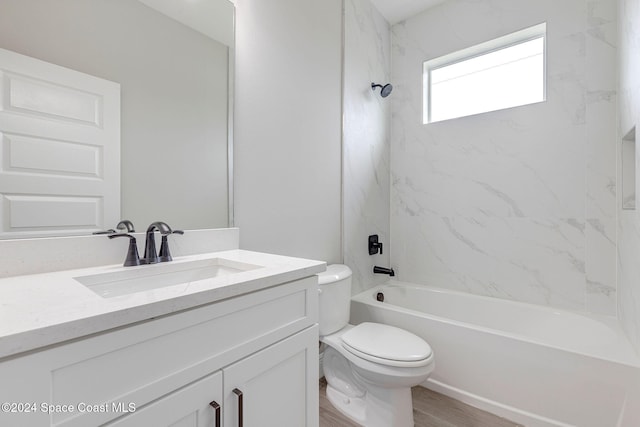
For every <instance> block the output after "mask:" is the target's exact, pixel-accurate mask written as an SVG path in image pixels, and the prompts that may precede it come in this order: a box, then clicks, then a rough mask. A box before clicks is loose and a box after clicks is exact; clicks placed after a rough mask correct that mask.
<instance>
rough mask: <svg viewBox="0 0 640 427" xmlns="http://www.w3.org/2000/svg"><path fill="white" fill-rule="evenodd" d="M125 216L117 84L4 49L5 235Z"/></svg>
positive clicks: (0, 199) (1, 174) (0, 57)
mask: <svg viewBox="0 0 640 427" xmlns="http://www.w3.org/2000/svg"><path fill="white" fill-rule="evenodd" d="M119 219H120V85H119V84H117V83H114V82H110V81H108V80H104V79H100V78H97V77H94V76H90V75H87V74H84V73H80V72H77V71H73V70H70V69H67V68H64V67H60V66H57V65H54V64H51V63H48V62H44V61H40V60H38V59H35V58H31V57H28V56H24V55H20V54H17V53H15V52H12V51H9V50H5V49H0V238H11V237H29V236H31V235H36V234H37V235H39V236H42V235H46V234H48V233H51V234H56V235H59V234H78V233H84V232H88V231H93V230H97V229H105V228H110V227H113V225H114V224H116V223H117V222H118V221H119Z"/></svg>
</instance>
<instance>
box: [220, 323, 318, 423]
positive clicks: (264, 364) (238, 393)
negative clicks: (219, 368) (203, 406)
mask: <svg viewBox="0 0 640 427" xmlns="http://www.w3.org/2000/svg"><path fill="white" fill-rule="evenodd" d="M223 372H224V401H225V405H224V409H225V410H224V425H225V427H264V426H278V427H301V426H306V427H317V426H318V327H317V326H313V327H311V328H309V329H306V330H304V331H302V332H300V333H298V334H296V335H293V336H291V337H289V338H287V339H285V340H282V341H280V342H279V343H277V344H274V345H272V346H270V347H267V348H266V349H264V350H262V351H259V352H258V353H255V354H254V355H252V356H249V357H247V358H245V359H243V360H241V361H239V362H237V363H235V364H233V365H231V366H229V367H228V368H225V369H224V370H223Z"/></svg>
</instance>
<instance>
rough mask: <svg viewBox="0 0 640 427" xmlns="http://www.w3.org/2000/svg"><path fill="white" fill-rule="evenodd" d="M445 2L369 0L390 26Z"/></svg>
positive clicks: (437, 0)
mask: <svg viewBox="0 0 640 427" xmlns="http://www.w3.org/2000/svg"><path fill="white" fill-rule="evenodd" d="M444 1H445V0H371V2H372V3H373V4H374V5H375V6H376V8H377V9H378V10H379V11H380V13H382V16H384V17H385V18H386V19H387V21H389V23H390V24H392V25H393V24H395V23H397V22H400V21H404V20H405V19H407V18H409V17H410V16H413V15H415V14H417V13H419V12H422V11H423V10H425V9H428V8H430V7H433V6H435V5H437V4H440V3H444Z"/></svg>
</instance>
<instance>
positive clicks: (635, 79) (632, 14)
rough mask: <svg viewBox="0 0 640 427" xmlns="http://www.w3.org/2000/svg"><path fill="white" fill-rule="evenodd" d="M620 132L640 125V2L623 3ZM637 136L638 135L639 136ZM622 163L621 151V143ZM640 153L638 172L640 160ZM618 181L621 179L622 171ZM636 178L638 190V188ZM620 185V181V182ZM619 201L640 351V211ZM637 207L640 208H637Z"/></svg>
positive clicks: (624, 306) (626, 310)
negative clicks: (623, 207) (631, 208)
mask: <svg viewBox="0 0 640 427" xmlns="http://www.w3.org/2000/svg"><path fill="white" fill-rule="evenodd" d="M618 16H619V22H620V31H619V49H620V54H619V61H620V67H619V70H620V71H619V90H620V97H619V98H620V108H619V133H618V139H619V140H620V139H621V138H622V137H624V136H625V135H626V134H627V133H628V132H629V130H631V129H632V128H633V127H634V126H638V125H639V124H640V56H639V55H638V52H640V1H638V0H620V6H619V11H618ZM636 135H638V134H637V133H636ZM618 147H619V150H618V164H620V163H621V150H620V145H619V144H618ZM637 155H638V154H637V150H636V160H635V162H636V171H638V170H639V169H638V157H637ZM618 169H619V171H618V179H619V180H620V179H621V176H620V168H618ZM637 179H638V176H636V188H638V187H637V185H638V181H637ZM618 182H620V181H618ZM621 206H622V200H621V198H620V197H619V198H618V311H619V314H618V317H619V318H620V323H621V324H622V327H623V328H624V330H625V332H626V333H627V335H628V336H629V338H630V339H631V341H632V342H633V343H634V345H635V346H636V349H638V351H640V262H639V259H640V212H638V210H637V208H636V210H622V209H621ZM636 206H637V205H636Z"/></svg>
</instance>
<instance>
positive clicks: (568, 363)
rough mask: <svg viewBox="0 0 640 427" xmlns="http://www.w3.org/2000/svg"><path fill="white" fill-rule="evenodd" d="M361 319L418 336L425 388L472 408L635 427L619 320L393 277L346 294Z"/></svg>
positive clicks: (556, 421)
mask: <svg viewBox="0 0 640 427" xmlns="http://www.w3.org/2000/svg"><path fill="white" fill-rule="evenodd" d="M378 293H382V294H383V295H384V302H379V301H377V300H376V297H377V295H378ZM367 321H371V322H379V323H385V324H389V325H393V326H397V327H400V328H403V329H406V330H408V331H411V332H413V333H414V334H416V335H419V336H420V337H422V338H424V339H425V340H426V341H427V342H428V343H429V344H430V345H431V347H432V349H433V351H434V353H435V357H436V359H435V361H436V368H435V371H434V372H433V374H432V375H431V377H430V378H429V379H428V380H427V381H426V382H425V383H424V384H423V386H425V387H427V388H429V389H432V390H435V391H437V392H440V393H443V394H445V395H448V396H451V397H453V398H456V399H458V400H461V401H463V402H465V403H468V404H470V405H473V406H475V407H478V408H481V409H484V410H487V411H489V412H492V413H494V414H497V415H500V416H503V417H505V418H508V419H510V420H512V421H515V422H518V423H520V424H523V425H525V426H527V427H542V426H544V427H548V426H562V427H566V426H579V427H583V426H584V427H637V426H640V358H639V357H638V355H637V354H636V353H635V351H634V350H633V348H632V347H631V345H630V343H629V342H628V340H627V339H626V337H625V335H624V333H623V332H622V331H621V330H620V328H619V327H618V325H617V322H616V320H615V319H611V318H606V317H602V318H599V317H595V316H594V317H592V316H586V315H582V314H577V313H572V312H568V311H561V310H556V309H552V308H547V307H542V306H537V305H532V304H525V303H519V302H512V301H507V300H502V299H497V298H489V297H482V296H476V295H470V294H466V293H461V292H455V291H449V290H445V289H440V288H434V287H429V286H422V285H413V284H410V283H403V282H398V281H392V282H389V283H388V284H385V285H382V286H378V287H375V288H373V289H369V290H367V291H365V292H362V293H360V294H358V295H355V296H354V297H352V299H351V322H352V323H354V324H358V323H362V322H367Z"/></svg>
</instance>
